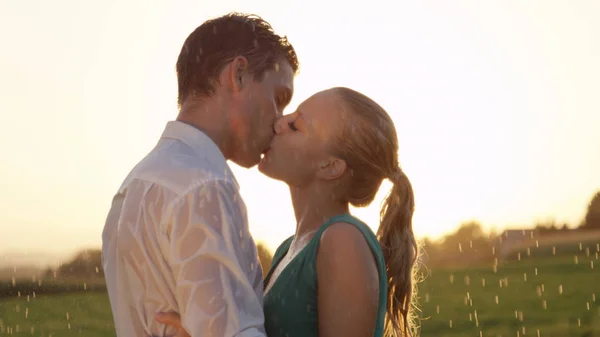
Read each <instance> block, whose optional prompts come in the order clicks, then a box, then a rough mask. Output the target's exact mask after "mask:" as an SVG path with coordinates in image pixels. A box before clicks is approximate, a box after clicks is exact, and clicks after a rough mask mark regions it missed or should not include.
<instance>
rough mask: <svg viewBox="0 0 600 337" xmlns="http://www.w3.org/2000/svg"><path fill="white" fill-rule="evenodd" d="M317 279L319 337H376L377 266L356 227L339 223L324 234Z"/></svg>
mask: <svg viewBox="0 0 600 337" xmlns="http://www.w3.org/2000/svg"><path fill="white" fill-rule="evenodd" d="M317 279H318V289H319V290H318V292H319V296H318V302H317V305H318V311H319V336H321V337H335V336H345V337H366V336H373V333H374V331H375V322H376V320H377V304H378V303H379V277H378V274H377V264H376V262H375V258H374V256H373V253H372V252H371V249H370V248H369V245H368V244H367V241H366V240H365V237H364V236H363V235H362V233H361V232H360V231H359V230H358V229H357V228H356V227H355V226H354V225H351V224H348V223H336V224H333V225H331V226H330V227H329V228H327V229H326V230H325V231H324V232H323V236H321V241H320V244H319V250H318V254H317Z"/></svg>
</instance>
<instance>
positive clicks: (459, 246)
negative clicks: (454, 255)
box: [458, 243, 462, 253]
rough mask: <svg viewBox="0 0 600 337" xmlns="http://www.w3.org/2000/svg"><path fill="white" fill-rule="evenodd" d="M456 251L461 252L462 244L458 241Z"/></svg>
mask: <svg viewBox="0 0 600 337" xmlns="http://www.w3.org/2000/svg"><path fill="white" fill-rule="evenodd" d="M458 251H459V252H460V253H462V245H461V244H460V243H459V244H458Z"/></svg>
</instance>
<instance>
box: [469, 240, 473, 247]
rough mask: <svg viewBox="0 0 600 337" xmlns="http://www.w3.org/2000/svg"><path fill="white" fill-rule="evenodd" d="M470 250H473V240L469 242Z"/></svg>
mask: <svg viewBox="0 0 600 337" xmlns="http://www.w3.org/2000/svg"><path fill="white" fill-rule="evenodd" d="M469 248H473V240H469Z"/></svg>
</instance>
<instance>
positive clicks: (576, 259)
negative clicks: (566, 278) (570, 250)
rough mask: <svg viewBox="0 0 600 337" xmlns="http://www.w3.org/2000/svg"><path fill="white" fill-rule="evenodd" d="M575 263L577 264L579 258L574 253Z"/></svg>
mask: <svg viewBox="0 0 600 337" xmlns="http://www.w3.org/2000/svg"><path fill="white" fill-rule="evenodd" d="M575 264H579V258H578V257H577V255H575Z"/></svg>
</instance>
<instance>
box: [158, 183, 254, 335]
mask: <svg viewBox="0 0 600 337" xmlns="http://www.w3.org/2000/svg"><path fill="white" fill-rule="evenodd" d="M246 229H247V218H246V214H245V208H244V205H243V203H242V202H241V199H240V196H239V194H238V192H237V189H236V188H234V187H233V185H231V184H230V183H226V182H222V181H215V182H209V183H207V184H205V185H203V186H201V187H199V188H197V189H194V190H193V191H191V192H190V193H188V194H187V195H186V196H184V197H183V199H182V200H180V202H178V203H177V204H176V205H175V206H174V208H173V216H172V218H171V222H170V223H169V224H168V227H167V229H166V231H167V235H168V237H169V240H170V242H169V250H170V251H169V254H168V258H169V262H170V264H171V268H172V271H173V277H174V279H175V287H176V289H175V296H176V299H177V302H178V305H179V313H180V314H181V320H182V325H183V327H184V328H185V330H186V331H188V332H189V334H190V335H191V336H192V337H204V336H214V337H223V336H225V337H230V336H231V337H234V336H235V337H263V336H265V333H264V316H263V308H262V300H261V298H259V297H258V296H257V294H256V292H255V290H254V288H253V286H252V284H251V282H250V280H249V279H248V276H249V275H248V273H249V270H247V268H246V267H245V266H247V263H244V259H247V257H245V256H244V254H245V251H247V250H248V249H250V248H251V247H249V245H251V239H250V238H247V237H244V236H246V235H247V233H246V234H245V233H244V230H246ZM252 247H253V246H252ZM254 268H260V266H254Z"/></svg>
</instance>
